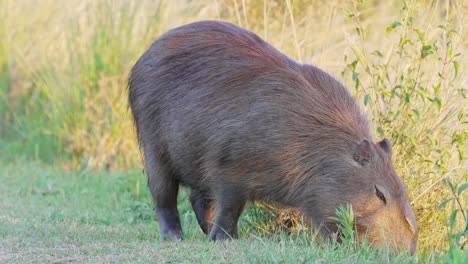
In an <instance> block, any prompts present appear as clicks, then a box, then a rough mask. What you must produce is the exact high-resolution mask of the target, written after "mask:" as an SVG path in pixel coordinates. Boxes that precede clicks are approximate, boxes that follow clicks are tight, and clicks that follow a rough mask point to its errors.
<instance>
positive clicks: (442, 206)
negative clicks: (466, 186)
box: [439, 198, 452, 210]
mask: <svg viewBox="0 0 468 264" xmlns="http://www.w3.org/2000/svg"><path fill="white" fill-rule="evenodd" d="M451 200H452V198H450V199H445V200H444V201H443V202H442V203H440V204H439V210H440V209H443V208H444V207H445V206H447V204H448V203H449V202H450V201H451Z"/></svg>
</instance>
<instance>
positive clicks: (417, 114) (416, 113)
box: [411, 109, 420, 121]
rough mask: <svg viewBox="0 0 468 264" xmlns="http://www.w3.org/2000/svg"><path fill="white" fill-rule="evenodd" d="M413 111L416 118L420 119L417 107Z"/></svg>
mask: <svg viewBox="0 0 468 264" xmlns="http://www.w3.org/2000/svg"><path fill="white" fill-rule="evenodd" d="M411 111H413V113H414V114H415V115H416V120H417V121H419V118H420V114H419V111H418V110H416V109H412V110H411Z"/></svg>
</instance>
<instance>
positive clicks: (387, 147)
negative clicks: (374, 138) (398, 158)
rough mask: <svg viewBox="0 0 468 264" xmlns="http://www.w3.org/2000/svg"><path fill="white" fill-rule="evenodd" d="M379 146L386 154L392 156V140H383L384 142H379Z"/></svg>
mask: <svg viewBox="0 0 468 264" xmlns="http://www.w3.org/2000/svg"><path fill="white" fill-rule="evenodd" d="M379 146H380V147H381V148H382V149H383V151H385V152H386V153H388V154H392V143H390V140H388V139H387V138H384V139H382V141H380V142H379Z"/></svg>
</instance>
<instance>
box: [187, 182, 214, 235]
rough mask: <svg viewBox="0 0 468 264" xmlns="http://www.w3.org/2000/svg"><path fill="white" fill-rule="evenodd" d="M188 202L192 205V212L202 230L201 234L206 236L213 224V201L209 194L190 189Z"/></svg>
mask: <svg viewBox="0 0 468 264" xmlns="http://www.w3.org/2000/svg"><path fill="white" fill-rule="evenodd" d="M190 202H191V203H192V208H193V211H195V216H196V217H197V221H198V224H199V225H200V227H201V229H202V230H203V233H205V234H206V235H208V234H209V232H210V229H211V226H212V224H213V215H214V212H213V206H214V201H213V199H211V198H210V196H209V194H208V193H207V192H205V191H200V190H196V189H192V192H191V193H190Z"/></svg>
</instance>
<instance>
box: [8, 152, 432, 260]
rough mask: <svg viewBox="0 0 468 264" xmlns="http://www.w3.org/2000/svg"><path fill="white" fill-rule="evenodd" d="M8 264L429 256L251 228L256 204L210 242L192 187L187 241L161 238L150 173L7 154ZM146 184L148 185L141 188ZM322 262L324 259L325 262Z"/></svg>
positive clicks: (185, 214) (182, 201)
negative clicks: (227, 237)
mask: <svg viewBox="0 0 468 264" xmlns="http://www.w3.org/2000/svg"><path fill="white" fill-rule="evenodd" d="M0 168H1V170H0V179H1V181H2V184H0V262H1V263H70V262H72V263H75V262H78V263H83V262H86V263H103V262H104V263H108V262H114V263H115V262H117V263H120V262H122V263H128V262H131V263H148V262H157V263H167V262H171V263H179V262H181V263H219V262H228V263H311V262H312V263H314V262H317V261H318V262H319V263H328V262H332V263H334V262H342V263H362V262H374V263H377V262H378V263H386V262H405V263H406V262H425V261H427V260H434V256H431V255H428V254H426V256H425V257H423V256H418V257H417V258H409V257H408V256H406V255H399V256H394V255H389V254H386V253H383V252H379V251H373V250H372V249H370V248H369V247H366V246H364V247H362V248H360V249H358V250H355V249H352V248H353V247H351V246H350V245H341V246H339V247H338V246H337V245H335V244H333V243H328V244H327V243H323V242H317V240H316V239H314V238H315V237H314V236H313V235H310V233H308V232H298V233H295V234H286V233H285V232H277V233H276V234H273V235H267V234H266V233H262V232H261V231H259V230H250V229H251V228H252V226H253V223H251V221H255V219H254V218H255V210H256V208H255V207H254V206H252V205H251V206H250V208H249V209H248V210H247V212H245V213H244V215H243V218H242V219H241V224H240V226H241V234H242V235H241V238H240V239H239V240H235V241H228V242H216V243H212V242H208V241H207V240H206V238H205V236H204V235H203V234H202V232H201V231H200V229H199V228H198V225H197V223H196V219H195V216H194V213H193V211H192V210H191V208H190V206H189V203H188V202H187V193H186V192H185V191H182V193H181V195H179V210H180V213H181V220H182V225H183V228H184V235H185V240H184V241H182V242H165V241H161V240H160V238H159V233H158V225H157V222H156V221H155V220H154V219H153V210H152V206H151V205H150V201H151V200H150V196H149V193H148V191H147V188H146V186H145V184H144V183H145V178H144V176H143V175H142V174H141V173H140V172H138V171H129V172H126V173H107V172H92V171H89V170H87V169H82V170H77V171H72V172H69V171H67V170H66V169H63V168H60V165H59V164H55V165H49V164H45V163H42V162H40V161H25V160H21V159H17V160H16V161H10V162H4V161H0ZM137 186H140V187H137ZM320 261H322V262H320Z"/></svg>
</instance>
